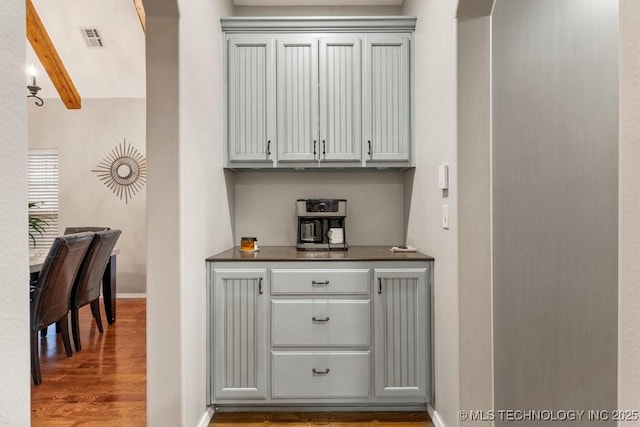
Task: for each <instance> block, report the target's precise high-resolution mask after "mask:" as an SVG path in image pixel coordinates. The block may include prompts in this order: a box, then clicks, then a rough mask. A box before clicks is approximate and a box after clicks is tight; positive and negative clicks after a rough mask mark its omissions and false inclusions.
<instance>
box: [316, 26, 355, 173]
mask: <svg viewBox="0 0 640 427" xmlns="http://www.w3.org/2000/svg"><path fill="white" fill-rule="evenodd" d="M361 93H362V37H360V36H357V35H356V36H353V35H340V36H336V37H323V38H321V39H320V138H321V140H322V154H321V157H320V159H321V160H326V161H356V162H359V161H360V160H361V148H362V138H361V128H362V123H361V115H362V95H361Z"/></svg>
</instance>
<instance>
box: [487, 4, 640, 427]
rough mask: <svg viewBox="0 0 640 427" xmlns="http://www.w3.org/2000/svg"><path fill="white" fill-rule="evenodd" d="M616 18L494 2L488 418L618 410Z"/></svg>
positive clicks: (566, 7) (587, 7)
mask: <svg viewBox="0 0 640 427" xmlns="http://www.w3.org/2000/svg"><path fill="white" fill-rule="evenodd" d="M636 19H637V17H636ZM618 20H619V17H618V4H617V2H615V1H610V0H520V1H518V2H513V1H511V0H496V2H495V6H494V10H493V16H492V27H493V28H492V41H493V46H492V110H493V111H492V114H493V117H492V119H493V120H492V201H493V203H492V216H493V224H492V236H493V313H494V314H493V332H494V335H493V338H494V367H495V375H494V387H495V389H494V390H495V392H494V396H495V397H494V398H495V407H496V409H503V408H537V409H543V408H548V409H566V408H572V409H573V408H576V409H577V408H589V409H591V408H597V409H606V410H612V409H615V408H616V389H617V351H616V349H617V330H618V329H617V317H618V297H617V290H618V274H617V273H618V271H617V270H618V257H617V255H618V254H617V250H618V71H619V70H618V50H617V44H618ZM551 47H552V48H551ZM634 190H635V191H637V190H638V189H637V188H635V189H634ZM636 255H637V254H636ZM636 285H637V283H636ZM636 327H637V325H636ZM604 424H605V423H603V425H604ZM606 424H608V425H611V424H613V422H612V421H610V422H609V423H606ZM498 425H511V423H509V422H507V421H504V420H502V421H500V422H499V421H496V426H498Z"/></svg>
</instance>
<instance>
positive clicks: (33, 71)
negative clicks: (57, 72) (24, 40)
mask: <svg viewBox="0 0 640 427" xmlns="http://www.w3.org/2000/svg"><path fill="white" fill-rule="evenodd" d="M27 73H28V74H29V77H30V79H31V84H30V85H27V89H28V90H29V92H30V93H31V95H27V98H35V99H36V100H37V101H36V105H37V106H38V107H42V106H43V105H44V101H43V100H42V98H40V97H39V96H38V92H39V91H40V86H38V85H36V74H37V72H36V67H34V66H33V65H30V66H29V68H28V69H27Z"/></svg>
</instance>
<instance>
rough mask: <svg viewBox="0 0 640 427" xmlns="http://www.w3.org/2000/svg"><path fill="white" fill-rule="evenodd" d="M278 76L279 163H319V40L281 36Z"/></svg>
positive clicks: (279, 40)
mask: <svg viewBox="0 0 640 427" xmlns="http://www.w3.org/2000/svg"><path fill="white" fill-rule="evenodd" d="M277 73H278V160H279V161H281V162H286V161H295V162H301V161H316V159H317V153H318V145H317V142H318V40H317V39H316V38H315V37H305V36H281V37H279V38H278V71H277ZM314 141H315V144H314Z"/></svg>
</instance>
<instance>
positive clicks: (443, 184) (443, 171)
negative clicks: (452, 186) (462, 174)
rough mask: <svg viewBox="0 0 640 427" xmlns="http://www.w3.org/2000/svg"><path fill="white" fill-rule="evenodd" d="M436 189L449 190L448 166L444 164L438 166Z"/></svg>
mask: <svg viewBox="0 0 640 427" xmlns="http://www.w3.org/2000/svg"><path fill="white" fill-rule="evenodd" d="M438 188H439V189H440V190H448V189H449V165H447V164H446V163H443V164H441V165H440V166H438Z"/></svg>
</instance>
